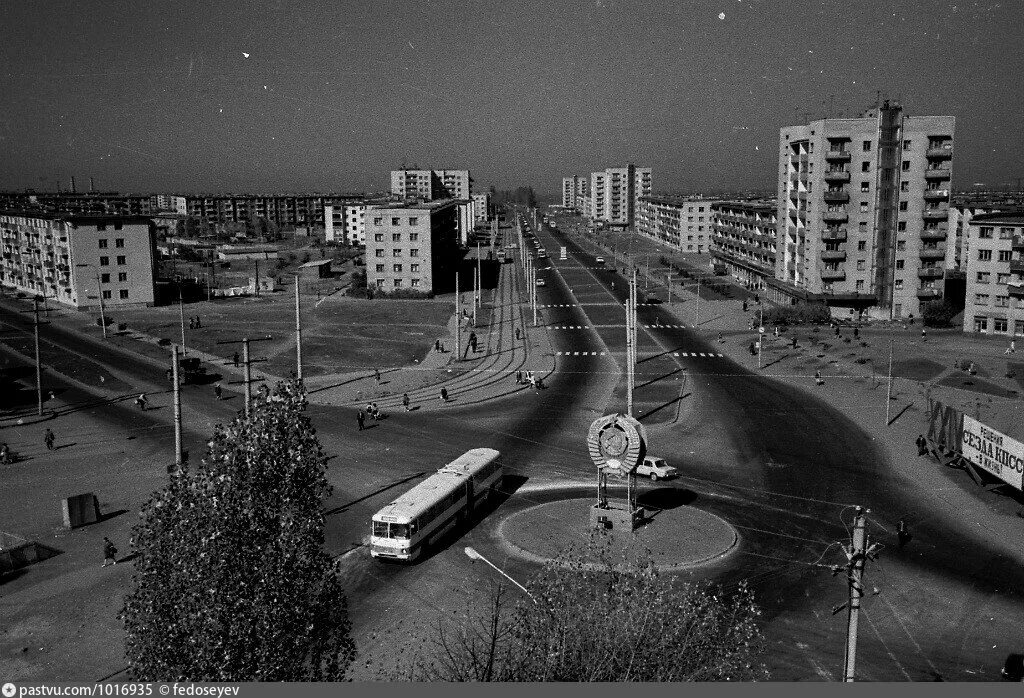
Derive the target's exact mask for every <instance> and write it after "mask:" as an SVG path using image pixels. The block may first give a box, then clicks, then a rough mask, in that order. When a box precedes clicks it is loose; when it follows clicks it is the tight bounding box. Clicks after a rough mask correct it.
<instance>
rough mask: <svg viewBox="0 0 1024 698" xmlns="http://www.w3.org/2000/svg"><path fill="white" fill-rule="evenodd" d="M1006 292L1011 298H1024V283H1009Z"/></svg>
mask: <svg viewBox="0 0 1024 698" xmlns="http://www.w3.org/2000/svg"><path fill="white" fill-rule="evenodd" d="M1006 291H1007V293H1008V294H1009V296H1010V297H1011V298H1024V282H1020V283H1009V284H1007V285H1006Z"/></svg>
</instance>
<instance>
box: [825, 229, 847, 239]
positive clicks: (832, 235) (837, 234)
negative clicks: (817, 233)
mask: <svg viewBox="0 0 1024 698" xmlns="http://www.w3.org/2000/svg"><path fill="white" fill-rule="evenodd" d="M846 234H847V231H846V228H833V229H831V230H829V229H825V230H823V231H821V239H822V240H835V241H837V242H845V241H846Z"/></svg>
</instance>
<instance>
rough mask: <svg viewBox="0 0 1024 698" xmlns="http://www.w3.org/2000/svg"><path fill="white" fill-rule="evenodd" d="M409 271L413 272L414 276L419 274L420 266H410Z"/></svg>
mask: <svg viewBox="0 0 1024 698" xmlns="http://www.w3.org/2000/svg"><path fill="white" fill-rule="evenodd" d="M409 271H410V272H412V273H413V274H418V273H419V271H420V265H419V264H410V265H409Z"/></svg>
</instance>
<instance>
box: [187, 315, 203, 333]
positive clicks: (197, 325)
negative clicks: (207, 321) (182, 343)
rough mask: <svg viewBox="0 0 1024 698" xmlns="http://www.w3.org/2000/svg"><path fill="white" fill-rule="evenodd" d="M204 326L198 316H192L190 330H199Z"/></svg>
mask: <svg viewBox="0 0 1024 698" xmlns="http://www.w3.org/2000/svg"><path fill="white" fill-rule="evenodd" d="M202 326H203V321H202V320H201V319H200V318H199V316H198V315H196V316H195V317H191V316H190V317H189V319H188V328H189V329H190V330H198V329H201V328H202Z"/></svg>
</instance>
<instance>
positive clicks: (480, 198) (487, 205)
mask: <svg viewBox="0 0 1024 698" xmlns="http://www.w3.org/2000/svg"><path fill="white" fill-rule="evenodd" d="M490 210H491V195H490V194H488V193H487V192H479V193H474V194H473V224H474V225H486V224H487V221H488V220H490V217H491V216H490Z"/></svg>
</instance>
